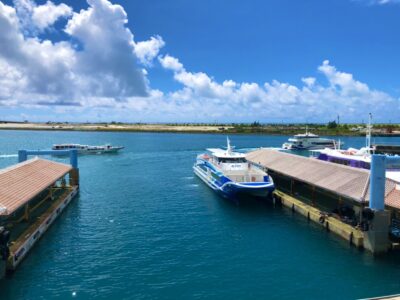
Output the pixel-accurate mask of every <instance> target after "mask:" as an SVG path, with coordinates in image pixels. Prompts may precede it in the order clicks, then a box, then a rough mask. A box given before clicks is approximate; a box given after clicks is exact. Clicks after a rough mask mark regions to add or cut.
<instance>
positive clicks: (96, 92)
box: [0, 0, 164, 105]
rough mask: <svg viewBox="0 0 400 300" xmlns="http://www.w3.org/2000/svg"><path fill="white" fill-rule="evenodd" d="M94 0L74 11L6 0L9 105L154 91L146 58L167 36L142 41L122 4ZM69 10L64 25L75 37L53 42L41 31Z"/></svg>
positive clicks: (1, 40) (1, 21)
mask: <svg viewBox="0 0 400 300" xmlns="http://www.w3.org/2000/svg"><path fill="white" fill-rule="evenodd" d="M88 4H89V7H88V8H87V9H82V10H81V11H80V12H74V13H73V14H72V16H71V13H72V10H71V8H70V7H68V6H67V5H65V4H59V5H54V4H53V3H52V2H49V1H48V2H47V3H45V4H44V5H36V3H35V2H33V1H31V0H16V1H15V8H14V7H11V6H8V5H5V4H4V3H2V2H1V1H0V45H1V47H0V66H2V68H1V70H0V75H2V74H3V73H4V74H6V75H7V76H5V75H3V76H0V86H1V88H0V101H2V103H3V105H5V104H7V103H8V104H10V105H11V104H15V103H16V102H17V103H19V104H21V105H25V104H35V103H42V104H43V103H57V104H63V105H66V104H79V103H87V102H88V99H92V100H93V98H94V97H99V98H104V97H106V98H110V100H113V101H115V100H117V101H120V100H124V99H125V98H128V97H137V96H142V97H143V96H148V95H149V90H150V89H149V86H148V85H149V84H148V79H147V77H146V76H147V73H146V71H145V70H144V69H143V68H142V67H141V66H140V63H141V62H143V63H146V64H147V65H148V64H150V62H151V60H152V59H154V58H155V57H156V56H157V55H158V51H159V49H160V48H161V47H162V46H163V45H164V42H163V41H162V39H161V37H155V38H151V39H150V40H149V41H140V42H138V43H136V42H135V41H134V37H133V34H132V32H131V31H130V29H129V28H128V27H127V26H126V24H127V22H128V19H127V15H126V12H125V10H124V9H123V7H122V6H120V5H114V4H111V3H110V2H109V1H107V0H88ZM68 16H70V18H69V19H68V22H67V25H66V27H65V29H64V31H65V33H67V34H68V35H69V37H70V38H72V39H70V38H68V40H65V41H59V42H52V41H50V40H47V39H42V38H41V37H40V35H39V32H40V31H42V30H44V29H45V28H48V27H49V26H52V25H53V24H54V22H55V21H56V20H57V19H58V18H60V17H68ZM54 30H55V29H54ZM71 40H74V41H76V42H74V43H72V42H71ZM76 43H77V44H76ZM136 47H138V48H136ZM137 53H139V55H140V57H138V55H137ZM6 70H7V71H6Z"/></svg>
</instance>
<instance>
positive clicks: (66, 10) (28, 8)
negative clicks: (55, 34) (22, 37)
mask: <svg viewBox="0 0 400 300" xmlns="http://www.w3.org/2000/svg"><path fill="white" fill-rule="evenodd" d="M14 5H15V9H16V12H17V15H18V17H19V22H20V24H21V26H22V30H23V32H24V33H25V34H27V35H34V34H35V33H37V32H42V31H44V30H45V29H47V28H49V27H51V26H52V25H53V24H54V23H55V22H56V21H57V20H58V19H60V18H66V17H69V16H70V15H71V14H72V8H71V7H70V6H68V5H66V4H64V3H61V4H59V5H55V4H54V3H53V2H51V1H47V2H46V3H45V4H43V5H37V4H36V3H35V2H34V1H32V0H14Z"/></svg>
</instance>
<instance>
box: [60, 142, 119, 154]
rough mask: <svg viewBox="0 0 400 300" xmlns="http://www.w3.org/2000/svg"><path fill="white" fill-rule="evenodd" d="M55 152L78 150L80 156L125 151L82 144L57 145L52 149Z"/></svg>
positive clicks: (108, 146)
mask: <svg viewBox="0 0 400 300" xmlns="http://www.w3.org/2000/svg"><path fill="white" fill-rule="evenodd" d="M52 149H53V150H78V153H79V154H103V153H117V152H118V151H119V150H121V149H124V147H122V146H111V145H102V146H90V145H81V144H56V145H53V147H52Z"/></svg>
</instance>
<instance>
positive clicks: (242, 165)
mask: <svg viewBox="0 0 400 300" xmlns="http://www.w3.org/2000/svg"><path fill="white" fill-rule="evenodd" d="M227 144H228V145H227V149H226V150H224V149H219V148H213V149H207V151H208V153H204V154H200V155H198V156H197V160H196V163H195V164H194V166H193V171H194V173H195V174H196V175H197V176H198V177H199V178H200V179H201V180H203V181H204V182H205V183H206V184H207V185H208V186H209V187H210V188H212V189H213V190H214V191H216V192H217V193H218V194H220V195H221V196H223V197H225V198H229V199H231V200H234V201H237V200H238V197H239V196H241V195H243V196H246V195H247V196H257V197H263V198H266V197H267V196H268V195H270V194H271V193H272V191H273V190H274V188H275V186H274V181H273V180H272V178H271V177H270V176H269V175H268V174H267V173H266V172H264V171H263V170H261V169H260V168H258V167H256V166H254V165H252V164H250V163H249V162H248V161H247V160H246V155H245V154H244V153H239V152H235V151H233V150H232V147H231V145H230V142H229V139H227Z"/></svg>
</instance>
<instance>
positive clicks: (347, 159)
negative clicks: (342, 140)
mask: <svg viewBox="0 0 400 300" xmlns="http://www.w3.org/2000/svg"><path fill="white" fill-rule="evenodd" d="M371 120H372V115H371V114H370V116H369V123H368V125H367V131H366V137H365V147H362V148H360V149H356V148H348V149H347V150H344V149H340V148H339V149H323V150H314V151H311V152H312V156H313V157H315V158H317V159H319V160H324V161H328V162H332V163H336V164H341V165H346V166H350V167H353V168H361V169H367V170H369V169H370V168H371V155H372V154H374V151H375V149H374V147H372V146H371V132H372V125H371ZM386 178H389V179H392V180H394V181H396V182H399V183H400V170H398V169H387V170H386Z"/></svg>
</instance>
